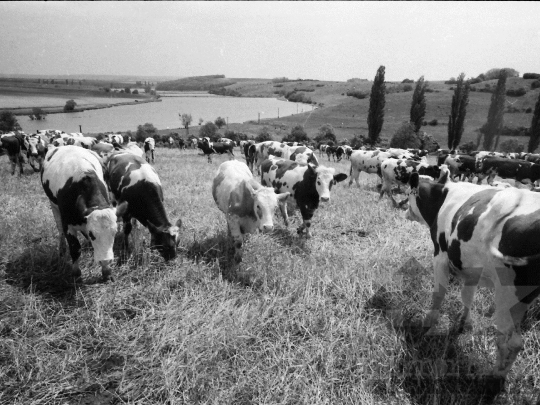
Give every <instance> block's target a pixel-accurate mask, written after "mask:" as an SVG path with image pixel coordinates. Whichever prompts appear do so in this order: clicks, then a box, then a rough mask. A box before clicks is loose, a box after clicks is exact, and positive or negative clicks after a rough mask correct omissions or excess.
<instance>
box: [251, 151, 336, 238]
mask: <svg viewBox="0 0 540 405" xmlns="http://www.w3.org/2000/svg"><path fill="white" fill-rule="evenodd" d="M261 171H262V175H261V184H262V185H263V186H269V187H270V186H271V187H274V190H275V191H276V193H283V192H289V193H290V194H291V196H290V198H289V200H294V201H295V202H296V206H297V207H298V208H299V209H300V213H301V215H302V221H303V222H302V225H300V227H299V228H298V230H297V232H298V233H299V234H300V233H302V232H303V231H304V230H306V236H307V237H308V238H310V237H311V231H310V227H311V218H312V217H313V214H314V212H315V210H316V209H317V207H318V206H319V201H322V202H327V201H330V190H331V189H332V186H333V185H334V184H336V183H339V182H340V181H343V180H345V179H346V178H347V175H346V174H343V173H339V174H334V173H335V169H334V168H329V167H325V166H318V167H315V166H313V165H311V164H308V165H300V164H298V163H297V162H293V161H292V160H286V159H279V158H276V157H274V156H271V157H270V158H269V159H267V160H265V161H264V162H263V163H262V165H261ZM279 208H280V211H281V214H282V216H283V220H284V221H285V226H289V219H288V216H287V200H284V201H283V202H282V203H280V206H279Z"/></svg>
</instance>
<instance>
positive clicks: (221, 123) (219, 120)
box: [214, 117, 227, 129]
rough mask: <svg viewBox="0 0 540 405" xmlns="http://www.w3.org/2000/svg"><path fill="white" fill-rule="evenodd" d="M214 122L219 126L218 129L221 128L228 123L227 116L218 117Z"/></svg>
mask: <svg viewBox="0 0 540 405" xmlns="http://www.w3.org/2000/svg"><path fill="white" fill-rule="evenodd" d="M214 124H216V127H218V129H221V127H223V126H225V125H227V121H226V120H225V118H222V117H217V118H216V119H215V121H214Z"/></svg>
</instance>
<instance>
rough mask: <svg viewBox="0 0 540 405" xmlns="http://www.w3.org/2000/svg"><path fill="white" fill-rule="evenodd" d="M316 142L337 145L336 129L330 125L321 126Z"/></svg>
mask: <svg viewBox="0 0 540 405" xmlns="http://www.w3.org/2000/svg"><path fill="white" fill-rule="evenodd" d="M314 140H315V142H318V143H326V142H328V141H331V142H334V143H337V138H336V132H335V130H334V127H333V126H332V125H330V124H324V125H321V126H320V127H319V129H318V131H317V136H315V138H314Z"/></svg>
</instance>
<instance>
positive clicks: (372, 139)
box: [367, 66, 386, 145]
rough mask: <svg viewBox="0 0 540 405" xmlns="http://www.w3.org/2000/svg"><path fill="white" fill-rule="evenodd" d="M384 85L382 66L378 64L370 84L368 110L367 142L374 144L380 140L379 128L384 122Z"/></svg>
mask: <svg viewBox="0 0 540 405" xmlns="http://www.w3.org/2000/svg"><path fill="white" fill-rule="evenodd" d="M385 91H386V86H385V84H384V66H380V67H379V69H378V70H377V74H376V75H375V79H374V80H373V86H371V95H370V97H369V111H368V118H367V124H368V137H369V143H370V144H371V145H375V144H376V143H377V142H379V140H380V134H381V129H382V126H383V122H384V105H385V99H384V94H385Z"/></svg>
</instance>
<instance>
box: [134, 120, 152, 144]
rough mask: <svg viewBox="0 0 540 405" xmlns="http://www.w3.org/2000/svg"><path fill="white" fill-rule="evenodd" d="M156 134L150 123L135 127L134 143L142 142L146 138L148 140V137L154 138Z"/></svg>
mask: <svg viewBox="0 0 540 405" xmlns="http://www.w3.org/2000/svg"><path fill="white" fill-rule="evenodd" d="M156 134H157V128H156V127H155V126H154V125H153V124H151V123H150V122H147V123H146V124H144V125H138V126H137V132H136V134H135V141H137V142H144V140H145V139H146V138H150V137H151V138H155V136H156Z"/></svg>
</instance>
